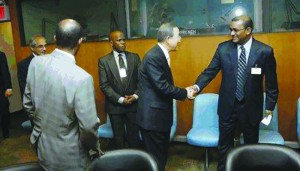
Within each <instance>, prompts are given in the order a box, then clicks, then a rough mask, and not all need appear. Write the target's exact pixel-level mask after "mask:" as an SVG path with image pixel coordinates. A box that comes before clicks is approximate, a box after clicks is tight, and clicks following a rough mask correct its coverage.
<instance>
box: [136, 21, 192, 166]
mask: <svg viewBox="0 0 300 171" xmlns="http://www.w3.org/2000/svg"><path fill="white" fill-rule="evenodd" d="M157 40H158V44H157V45H156V46H154V47H153V48H152V49H150V50H149V51H148V52H147V53H146V55H145V57H144V59H143V61H142V63H141V67H140V70H139V104H138V112H137V121H138V125H139V126H140V129H141V134H142V138H143V141H144V143H145V147H146V150H147V152H148V153H150V154H152V155H153V156H154V157H155V159H156V161H157V164H158V168H159V170H160V171H163V170H164V169H165V165H166V162H167V154H168V145H169V136H170V130H171V126H172V117H173V115H172V113H173V111H172V110H173V108H172V104H173V99H177V100H184V99H185V98H186V97H187V96H188V95H189V97H191V96H192V94H191V93H192V92H191V91H190V90H189V91H187V89H184V88H179V87H176V86H175V85H174V82H173V77H172V72H171V69H170V55H169V52H170V51H172V50H175V49H176V47H177V43H179V42H180V40H181V37H180V36H179V29H178V27H177V26H175V25H173V24H170V23H165V24H162V25H161V26H160V27H159V30H158V33H157Z"/></svg>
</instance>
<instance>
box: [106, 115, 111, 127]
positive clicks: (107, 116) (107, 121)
mask: <svg viewBox="0 0 300 171" xmlns="http://www.w3.org/2000/svg"><path fill="white" fill-rule="evenodd" d="M106 124H110V125H111V122H110V118H109V115H108V114H107V115H106Z"/></svg>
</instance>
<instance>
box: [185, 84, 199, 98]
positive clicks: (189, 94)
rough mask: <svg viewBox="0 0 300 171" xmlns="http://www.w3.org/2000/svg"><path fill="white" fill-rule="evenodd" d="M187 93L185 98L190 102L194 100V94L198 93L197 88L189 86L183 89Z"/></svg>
mask: <svg viewBox="0 0 300 171" xmlns="http://www.w3.org/2000/svg"><path fill="white" fill-rule="evenodd" d="M185 89H186V91H187V98H189V99H190V100H192V99H194V98H195V96H196V94H197V93H198V91H199V90H198V87H197V86H195V85H193V86H189V87H186V88H185Z"/></svg>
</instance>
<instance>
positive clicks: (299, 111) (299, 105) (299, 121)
mask: <svg viewBox="0 0 300 171" xmlns="http://www.w3.org/2000/svg"><path fill="white" fill-rule="evenodd" d="M297 135H298V140H299V142H300V97H299V98H298V101H297Z"/></svg>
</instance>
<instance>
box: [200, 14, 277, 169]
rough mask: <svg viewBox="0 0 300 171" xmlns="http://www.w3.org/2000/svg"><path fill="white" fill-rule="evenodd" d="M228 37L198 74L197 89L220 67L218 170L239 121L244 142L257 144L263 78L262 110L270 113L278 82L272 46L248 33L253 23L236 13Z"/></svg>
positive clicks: (250, 31) (221, 165) (246, 17)
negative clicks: (264, 100)
mask: <svg viewBox="0 0 300 171" xmlns="http://www.w3.org/2000/svg"><path fill="white" fill-rule="evenodd" d="M229 29H230V34H231V36H232V40H230V41H226V42H223V43H221V44H219V46H218V49H217V51H216V53H215V55H214V57H213V59H212V61H211V62H210V64H209V66H208V67H207V68H206V69H205V70H204V71H203V72H202V73H201V74H200V75H199V76H198V78H197V80H196V83H195V85H194V88H195V89H196V90H197V92H200V91H202V90H203V88H204V87H205V86H206V85H207V84H209V82H210V81H211V80H212V79H213V78H215V76H216V75H217V73H218V72H219V71H220V70H221V72H222V82H221V86H220V90H219V95H220V96H219V102H218V115H219V131H220V136H219V144H218V149H219V153H220V159H219V164H218V170H219V171H221V170H224V169H225V160H226V154H227V152H228V151H229V150H230V148H232V147H233V144H234V131H235V128H236V126H237V124H239V126H240V128H241V131H242V132H243V134H244V139H245V144H252V143H258V131H259V123H260V121H261V119H262V116H263V92H264V89H263V84H264V81H263V80H264V79H265V91H266V111H265V114H270V115H271V114H272V111H273V109H274V107H275V105H276V103H277V98H278V85H277V74H276V61H275V58H274V52H273V49H272V48H271V47H270V46H268V45H266V44H263V43H262V42H259V41H257V40H255V39H254V38H253V36H252V31H253V22H252V19H251V18H250V17H248V16H239V17H235V18H233V19H232V21H231V23H230V28H229Z"/></svg>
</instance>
